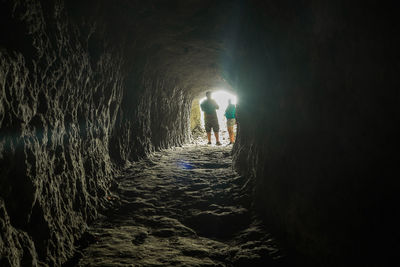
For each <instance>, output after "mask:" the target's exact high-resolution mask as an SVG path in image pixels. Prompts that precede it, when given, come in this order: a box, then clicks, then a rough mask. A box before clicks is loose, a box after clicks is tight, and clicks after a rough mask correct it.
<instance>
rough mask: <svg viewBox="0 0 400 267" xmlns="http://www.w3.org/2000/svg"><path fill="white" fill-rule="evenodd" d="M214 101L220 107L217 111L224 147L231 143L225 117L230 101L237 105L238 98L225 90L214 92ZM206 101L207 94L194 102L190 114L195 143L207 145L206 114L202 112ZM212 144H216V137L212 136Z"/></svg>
mask: <svg viewBox="0 0 400 267" xmlns="http://www.w3.org/2000/svg"><path fill="white" fill-rule="evenodd" d="M212 99H214V100H215V101H216V103H217V104H218V106H219V109H217V118H218V123H219V128H220V131H219V134H220V141H221V143H222V144H223V145H227V144H228V143H229V133H228V128H227V119H226V117H225V110H226V108H227V107H228V101H229V100H231V103H232V104H234V105H236V104H237V101H238V100H237V96H236V95H234V94H232V93H230V92H227V91H224V90H216V91H212ZM204 100H206V97H205V93H204V94H202V95H201V96H199V97H198V98H196V99H194V100H193V103H192V110H191V114H190V126H191V131H192V137H193V140H194V142H195V143H200V144H206V143H207V138H206V131H205V128H204V113H203V112H202V111H201V108H200V104H201V103H202V102H203V101H204ZM234 132H235V135H236V125H235V126H234ZM211 140H212V143H213V144H214V143H215V137H214V135H212V136H211Z"/></svg>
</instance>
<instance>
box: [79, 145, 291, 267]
mask: <svg viewBox="0 0 400 267" xmlns="http://www.w3.org/2000/svg"><path fill="white" fill-rule="evenodd" d="M231 148H232V146H227V145H223V146H220V147H218V146H215V145H212V146H207V145H204V144H197V145H187V146H184V147H180V148H174V149H168V150H164V151H161V152H156V153H154V154H152V155H151V156H150V157H149V158H148V159H145V160H142V161H139V162H135V163H134V164H132V165H131V166H130V167H129V168H127V169H126V172H125V175H123V176H122V177H120V178H118V180H117V184H118V186H116V188H115V190H114V194H115V196H113V197H112V198H113V199H116V200H115V202H116V203H118V205H116V208H114V209H113V210H112V211H111V212H109V213H110V214H109V215H107V216H105V217H104V218H102V219H101V220H99V221H97V222H96V223H95V224H94V225H92V226H91V227H90V229H89V230H88V233H87V234H86V239H87V240H89V241H90V242H87V244H86V246H82V248H81V250H80V251H78V252H77V255H78V256H77V257H76V260H75V263H74V264H73V266H283V265H284V260H285V257H283V256H282V253H281V252H280V250H279V249H278V248H277V245H276V243H275V241H274V239H273V238H272V237H271V235H270V234H268V231H267V230H266V229H265V227H264V226H263V224H262V223H261V221H260V220H259V219H257V217H256V216H255V215H254V214H253V213H252V212H251V211H250V198H249V196H248V194H247V193H246V190H247V189H246V184H245V179H244V178H243V177H241V176H239V175H238V174H237V173H236V172H235V171H234V170H233V169H232V164H231V163H232V158H231Z"/></svg>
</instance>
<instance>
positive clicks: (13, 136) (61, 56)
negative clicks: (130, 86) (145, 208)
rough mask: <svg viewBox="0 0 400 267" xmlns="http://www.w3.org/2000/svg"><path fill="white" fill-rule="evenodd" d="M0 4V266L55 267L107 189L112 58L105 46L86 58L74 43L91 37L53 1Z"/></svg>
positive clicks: (115, 71) (114, 76)
mask: <svg viewBox="0 0 400 267" xmlns="http://www.w3.org/2000/svg"><path fill="white" fill-rule="evenodd" d="M47 9H49V10H47ZM1 10H2V13H3V12H4V13H5V14H6V15H7V16H5V17H4V16H2V20H4V21H3V22H4V23H6V25H7V26H8V27H9V29H8V32H6V33H4V34H8V35H9V36H6V38H5V40H6V41H8V42H9V43H2V44H1V45H2V46H3V49H1V50H0V62H1V65H0V88H1V93H0V102H1V103H0V107H1V110H0V128H1V135H0V169H1V176H0V199H1V211H2V212H1V213H0V220H1V221H2V222H4V223H2V225H1V233H2V235H3V234H4V235H5V237H4V238H2V242H3V244H2V246H1V249H2V250H3V251H2V253H1V255H2V264H1V265H2V266H19V265H20V264H21V265H25V266H27V265H33V266H34V265H36V264H37V263H38V262H41V263H42V264H44V263H48V264H51V265H53V266H54V265H60V264H61V263H62V262H63V261H65V260H66V259H67V258H68V257H70V256H71V255H72V251H73V248H74V242H75V241H76V239H77V238H79V236H80V234H81V233H82V232H83V231H84V230H85V224H86V222H87V221H90V220H92V219H94V218H95V217H96V214H97V209H98V208H99V207H100V206H101V205H102V204H101V202H102V199H103V197H104V196H105V195H106V192H107V190H108V188H109V186H110V178H111V174H112V173H113V170H112V166H111V161H110V157H109V152H108V149H109V139H110V135H111V130H112V128H113V126H114V123H115V118H116V114H117V111H118V107H119V105H120V102H121V97H122V89H121V84H122V76H121V72H120V63H119V62H120V59H119V58H118V57H117V55H114V57H112V56H111V54H110V53H109V51H103V52H102V53H100V54H99V55H98V57H97V58H96V61H95V62H93V60H92V58H91V57H92V55H90V54H89V52H88V51H87V48H86V47H85V42H84V41H82V40H80V38H82V39H84V40H85V38H86V39H87V38H90V35H89V34H88V35H85V34H84V33H83V30H82V32H81V31H79V30H78V29H77V28H76V26H74V25H73V24H71V23H70V22H69V20H68V18H66V17H65V12H63V5H62V3H61V2H55V3H52V4H50V3H49V4H48V5H45V4H44V3H40V2H38V1H5V2H4V1H2V3H1ZM3 22H2V23H3ZM18 29H20V31H18ZM87 30H89V31H90V30H91V28H90V27H89V26H88V28H87ZM7 37H8V39H7ZM12 37H15V38H16V39H15V40H13V39H12ZM17 229H18V230H17Z"/></svg>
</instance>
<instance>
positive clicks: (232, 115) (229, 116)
mask: <svg viewBox="0 0 400 267" xmlns="http://www.w3.org/2000/svg"><path fill="white" fill-rule="evenodd" d="M225 117H226V124H227V125H226V126H227V127H228V133H229V140H230V142H229V144H230V145H231V144H233V143H234V142H235V133H234V131H233V127H234V126H235V124H236V106H235V105H234V104H232V101H231V100H230V99H229V100H228V107H227V108H226V110H225Z"/></svg>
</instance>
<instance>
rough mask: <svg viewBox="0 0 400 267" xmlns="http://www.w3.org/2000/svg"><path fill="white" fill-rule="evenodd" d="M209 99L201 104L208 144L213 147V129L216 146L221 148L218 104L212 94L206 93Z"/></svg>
mask: <svg viewBox="0 0 400 267" xmlns="http://www.w3.org/2000/svg"><path fill="white" fill-rule="evenodd" d="M206 96H207V99H206V100H204V101H203V102H201V104H200V107H201V110H202V111H203V112H204V123H205V128H206V132H207V138H208V144H209V145H211V129H212V130H213V131H214V135H215V140H216V143H215V144H216V145H217V146H220V145H221V143H220V142H219V124H218V117H217V109H219V106H218V104H217V103H216V102H215V100H214V99H212V98H211V92H210V91H208V92H207V93H206Z"/></svg>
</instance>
